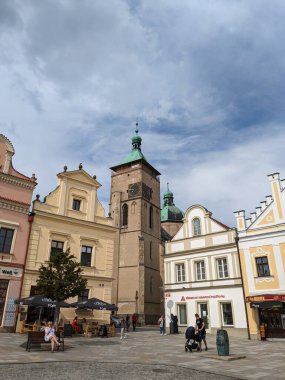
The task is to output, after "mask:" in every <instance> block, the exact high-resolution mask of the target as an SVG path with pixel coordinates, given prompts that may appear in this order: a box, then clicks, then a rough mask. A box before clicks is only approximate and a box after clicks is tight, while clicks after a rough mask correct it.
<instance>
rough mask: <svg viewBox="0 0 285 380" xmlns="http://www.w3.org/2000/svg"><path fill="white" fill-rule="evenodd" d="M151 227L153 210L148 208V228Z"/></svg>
mask: <svg viewBox="0 0 285 380" xmlns="http://www.w3.org/2000/svg"><path fill="white" fill-rule="evenodd" d="M152 227H153V208H152V206H150V209H149V228H152Z"/></svg>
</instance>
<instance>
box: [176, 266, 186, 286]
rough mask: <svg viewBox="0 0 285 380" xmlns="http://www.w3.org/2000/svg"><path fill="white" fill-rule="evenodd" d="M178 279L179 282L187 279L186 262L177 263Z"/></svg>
mask: <svg viewBox="0 0 285 380" xmlns="http://www.w3.org/2000/svg"><path fill="white" fill-rule="evenodd" d="M176 281H177V282H184V281H185V268H184V264H176Z"/></svg>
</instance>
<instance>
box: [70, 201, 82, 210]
mask: <svg viewBox="0 0 285 380" xmlns="http://www.w3.org/2000/svg"><path fill="white" fill-rule="evenodd" d="M80 205H81V201H80V200H79V199H73V202H72V210H75V211H80Z"/></svg>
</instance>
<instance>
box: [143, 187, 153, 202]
mask: <svg viewBox="0 0 285 380" xmlns="http://www.w3.org/2000/svg"><path fill="white" fill-rule="evenodd" d="M142 195H143V197H144V198H146V199H151V197H152V189H151V188H150V187H149V186H147V185H146V184H145V183H143V184H142Z"/></svg>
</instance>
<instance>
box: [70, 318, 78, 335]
mask: <svg viewBox="0 0 285 380" xmlns="http://www.w3.org/2000/svg"><path fill="white" fill-rule="evenodd" d="M71 326H72V330H73V331H74V332H75V334H78V333H79V325H78V323H77V317H75V318H74V319H73V321H72V323H71Z"/></svg>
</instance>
